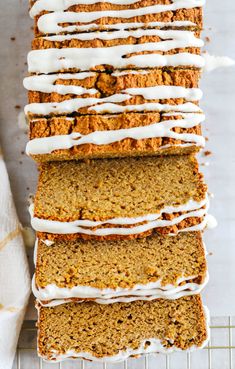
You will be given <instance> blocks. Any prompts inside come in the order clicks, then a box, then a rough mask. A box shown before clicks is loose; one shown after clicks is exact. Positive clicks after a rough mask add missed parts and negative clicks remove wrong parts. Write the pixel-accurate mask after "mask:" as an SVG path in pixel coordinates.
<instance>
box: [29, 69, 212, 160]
mask: <svg viewBox="0 0 235 369" xmlns="http://www.w3.org/2000/svg"><path fill="white" fill-rule="evenodd" d="M199 78H200V72H199V70H195V69H155V70H154V69H153V70H146V71H144V70H139V71H130V70H128V71H123V72H114V73H111V74H108V73H97V72H96V73H95V72H83V73H70V74H56V75H38V76H30V77H27V78H26V79H25V81H24V85H25V87H26V88H27V89H28V90H29V102H30V104H29V105H28V106H27V107H26V109H25V111H26V114H27V115H28V118H29V122H30V142H29V143H28V145H27V150H26V151H27V153H28V154H29V155H32V156H33V157H34V159H36V160H37V161H39V162H40V161H47V160H50V161H51V160H71V159H83V158H104V157H117V156H120V157H121V156H136V155H139V156H140V155H151V154H157V155H160V154H181V153H189V152H193V151H194V152H195V151H198V150H199V149H200V147H203V146H204V143H205V140H204V138H203V137H202V135H201V127H200V123H201V122H202V121H203V120H204V115H203V114H201V111H200V109H199V107H198V100H200V98H201V95H202V93H201V91H200V90H199V89H198V81H199ZM164 111H171V114H165V113H164ZM176 111H181V112H184V111H186V112H190V113H184V114H183V115H182V114H178V113H176ZM64 112H66V113H67V116H66V117H65V116H62V114H63V113H64ZM107 112H109V114H105V113H107ZM133 112H135V114H133ZM83 114H85V115H83ZM90 114H92V115H94V116H92V118H90V117H88V116H87V115H90ZM101 114H102V116H101ZM40 115H43V116H44V117H39V116H40ZM51 115H52V116H55V118H51V117H50V116H51ZM159 123H160V124H159Z"/></svg>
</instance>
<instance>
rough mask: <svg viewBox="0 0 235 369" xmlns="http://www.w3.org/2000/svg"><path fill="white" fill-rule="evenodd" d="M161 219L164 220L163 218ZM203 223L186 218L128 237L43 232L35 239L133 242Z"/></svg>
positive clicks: (198, 219)
mask: <svg viewBox="0 0 235 369" xmlns="http://www.w3.org/2000/svg"><path fill="white" fill-rule="evenodd" d="M177 215H178V216H180V215H182V213H177ZM163 219H166V218H164V217H163ZM202 221H203V218H199V217H191V218H187V219H185V220H182V221H181V222H179V223H178V224H176V225H174V226H171V227H157V228H154V229H151V230H149V231H146V232H143V233H138V234H130V235H116V234H114V235H106V236H94V235H92V236H90V235H86V234H83V233H73V234H55V233H45V232H37V237H38V238H41V239H42V240H49V241H56V240H61V241H74V240H77V239H83V240H91V239H95V240H99V241H103V240H110V241H113V240H133V239H135V238H144V237H148V236H151V235H153V234H155V233H158V234H159V235H169V234H177V233H178V232H180V231H183V230H184V229H185V228H189V227H194V226H196V225H198V224H200V223H201V222H202Z"/></svg>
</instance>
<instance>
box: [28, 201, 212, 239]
mask: <svg viewBox="0 0 235 369" xmlns="http://www.w3.org/2000/svg"><path fill="white" fill-rule="evenodd" d="M208 208H209V199H208V196H206V198H205V199H204V200H202V201H200V202H197V201H194V200H189V201H188V202H187V203H186V204H183V205H179V206H166V207H165V208H163V209H162V210H161V211H160V212H159V213H158V214H146V215H144V216H140V217H136V218H131V217H130V218H112V219H107V220H105V221H92V220H85V219H81V220H75V221H72V222H62V221H55V220H48V219H42V218H37V217H35V216H34V206H33V204H31V205H30V207H29V212H30V215H31V225H32V227H33V228H34V229H35V230H36V231H38V232H46V233H54V234H74V233H81V234H86V235H90V236H108V235H131V234H140V233H143V232H146V231H148V230H151V229H154V228H158V227H169V226H173V225H176V224H179V223H180V222H181V221H183V220H185V219H187V218H191V217H199V218H203V220H202V222H201V223H199V224H198V225H196V226H193V227H189V228H187V229H184V230H182V231H191V230H202V229H204V228H205V226H206V224H207V219H206V215H207V211H208ZM178 212H184V214H181V215H179V216H177V217H175V218H173V219H172V220H163V219H159V218H160V217H161V216H162V214H163V213H167V214H173V213H178ZM142 222H145V223H144V224H141V225H140V224H139V223H142ZM107 224H109V225H114V227H110V228H105V227H104V228H102V227H101V228H98V229H95V230H93V229H92V227H98V226H102V225H107ZM128 225H132V226H133V227H130V228H128ZM115 226H116V227H117V226H122V227H120V228H116V227H115Z"/></svg>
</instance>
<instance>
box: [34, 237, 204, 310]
mask: <svg viewBox="0 0 235 369" xmlns="http://www.w3.org/2000/svg"><path fill="white" fill-rule="evenodd" d="M36 250H37V251H36V255H35V257H36V274H35V277H34V282H33V292H34V294H35V296H36V297H37V298H38V299H39V300H40V301H41V302H42V303H43V305H50V306H53V305H57V304H59V303H63V302H65V301H68V300H75V301H76V300H78V301H79V300H86V299H88V300H89V299H90V300H95V301H96V302H100V303H112V302H118V301H122V302H125V301H127V302H128V301H133V300H142V299H151V300H152V299H156V298H159V297H164V298H170V299H176V298H179V297H181V296H185V295H188V294H197V293H198V292H199V291H200V290H201V289H202V288H203V287H204V286H205V284H206V282H207V266H206V258H205V250H204V246H203V242H202V236H201V233H200V232H183V233H180V234H178V235H177V236H174V237H173V236H162V235H157V234H155V235H153V236H150V237H147V238H139V239H133V240H120V241H97V240H76V241H57V242H55V243H53V244H50V245H48V244H47V242H46V243H45V241H42V240H40V239H39V240H38V241H37V248H36Z"/></svg>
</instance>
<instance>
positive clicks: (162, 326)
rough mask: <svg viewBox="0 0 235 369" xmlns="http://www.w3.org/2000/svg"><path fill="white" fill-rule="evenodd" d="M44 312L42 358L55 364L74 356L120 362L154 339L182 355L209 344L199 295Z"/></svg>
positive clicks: (64, 307) (69, 306)
mask: <svg viewBox="0 0 235 369" xmlns="http://www.w3.org/2000/svg"><path fill="white" fill-rule="evenodd" d="M38 309H39V319H38V328H39V335H38V349H39V355H40V356H43V357H44V358H47V359H49V360H53V358H55V356H56V355H60V354H62V355H63V354H65V353H67V352H68V351H75V352H76V353H79V352H85V353H89V354H91V355H92V356H94V357H96V358H102V357H106V356H114V355H116V354H117V353H118V352H120V351H123V349H124V350H126V349H127V348H130V349H132V350H135V349H138V348H139V347H140V345H141V343H142V342H143V341H145V340H146V341H147V340H148V339H150V338H156V339H159V340H160V341H161V343H162V345H163V346H164V347H165V348H172V346H174V347H176V348H178V349H181V350H187V349H189V348H191V347H193V346H194V347H201V346H202V345H203V343H204V342H205V341H206V339H207V326H206V317H205V313H204V310H203V305H202V301H201V297H200V296H199V295H195V296H190V297H182V298H180V299H178V300H163V299H158V300H154V301H151V302H148V301H135V302H132V303H125V304H124V303H115V304H109V305H101V304H97V303H94V302H84V303H83V304H78V303H68V304H64V305H60V306H56V307H51V308H43V307H40V306H38ZM88 332H89V333H88ZM120 334H121V337H122V340H121V341H120ZM100 342H102V345H100ZM120 342H121V343H120Z"/></svg>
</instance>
